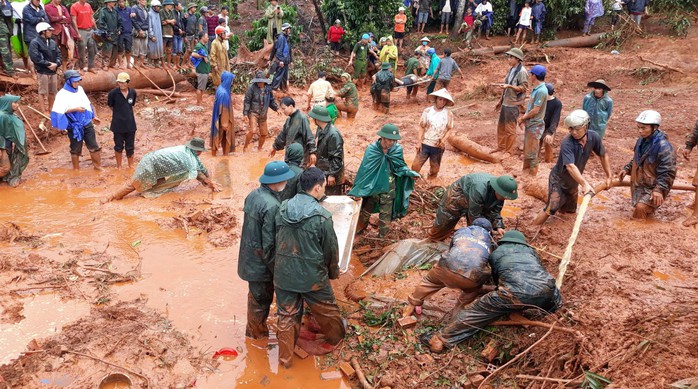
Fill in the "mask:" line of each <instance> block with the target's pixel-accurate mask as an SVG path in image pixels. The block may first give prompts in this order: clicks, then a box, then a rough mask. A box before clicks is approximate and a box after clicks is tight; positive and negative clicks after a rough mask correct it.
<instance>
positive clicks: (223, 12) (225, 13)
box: [218, 5, 230, 26]
mask: <svg viewBox="0 0 698 389" xmlns="http://www.w3.org/2000/svg"><path fill="white" fill-rule="evenodd" d="M229 12H230V9H229V7H228V6H227V5H224V6H222V7H221V13H219V14H218V19H225V25H226V26H229V25H230V16H229V15H228V14H229Z"/></svg>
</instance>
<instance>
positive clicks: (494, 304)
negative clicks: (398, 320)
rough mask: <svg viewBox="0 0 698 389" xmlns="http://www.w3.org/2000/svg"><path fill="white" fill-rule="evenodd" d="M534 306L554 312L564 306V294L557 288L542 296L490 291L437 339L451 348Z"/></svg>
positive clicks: (458, 316) (440, 333)
mask: <svg viewBox="0 0 698 389" xmlns="http://www.w3.org/2000/svg"><path fill="white" fill-rule="evenodd" d="M531 306H536V307H539V308H541V309H543V310H546V311H549V312H554V311H556V310H557V309H559V308H560V306H562V298H561V297H560V292H559V291H558V290H557V288H555V287H553V289H548V288H546V292H545V293H544V294H542V295H539V296H528V295H517V296H514V295H513V294H511V293H510V292H509V291H507V290H506V289H500V290H495V291H493V292H489V293H487V294H485V295H484V296H482V297H480V298H479V299H477V300H475V301H474V302H472V303H471V304H469V305H467V306H465V307H463V308H462V309H461V310H460V311H458V313H456V316H455V318H454V320H453V321H452V322H451V323H450V324H449V325H447V326H446V327H444V328H443V329H442V330H441V331H439V333H438V335H437V336H438V337H439V338H440V339H441V340H442V341H443V343H444V346H446V347H448V348H451V347H454V346H455V345H457V344H458V343H460V342H462V341H464V340H465V339H467V338H469V337H471V336H473V335H475V334H476V333H477V332H478V331H480V329H482V328H484V327H486V326H487V325H488V324H490V323H492V322H494V321H496V320H497V319H499V318H501V317H503V316H506V315H508V314H510V313H512V312H518V311H523V310H524V309H526V308H530V307H531Z"/></svg>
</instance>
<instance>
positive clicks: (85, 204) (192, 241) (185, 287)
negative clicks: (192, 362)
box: [0, 153, 349, 388]
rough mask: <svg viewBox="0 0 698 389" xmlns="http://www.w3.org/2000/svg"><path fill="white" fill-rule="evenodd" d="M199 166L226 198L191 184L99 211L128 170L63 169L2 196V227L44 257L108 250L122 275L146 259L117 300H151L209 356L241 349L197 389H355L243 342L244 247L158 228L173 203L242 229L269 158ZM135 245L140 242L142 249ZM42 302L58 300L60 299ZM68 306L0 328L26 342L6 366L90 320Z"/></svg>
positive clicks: (15, 345)
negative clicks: (37, 238) (9, 226)
mask: <svg viewBox="0 0 698 389" xmlns="http://www.w3.org/2000/svg"><path fill="white" fill-rule="evenodd" d="M202 160H203V162H204V164H205V165H206V166H207V167H208V168H209V170H210V171H211V172H212V174H213V177H214V180H215V181H216V182H217V183H219V184H220V185H221V186H222V188H223V191H222V192H221V193H217V194H213V195H212V194H211V193H210V192H208V191H207V190H205V189H204V188H203V187H201V186H200V185H199V184H198V183H196V181H192V182H188V183H185V184H184V185H182V186H180V187H179V188H177V190H176V191H175V192H172V193H167V194H165V195H163V196H161V197H159V198H155V199H145V198H142V197H134V196H132V195H131V196H128V197H127V198H126V199H124V200H122V201H119V202H113V203H109V204H106V205H100V204H99V199H100V198H102V197H103V196H104V195H105V194H107V193H108V192H109V191H111V190H114V189H115V188H117V187H118V186H119V185H121V184H122V183H123V182H124V180H125V179H126V178H127V177H128V174H127V172H126V171H116V170H114V169H107V171H106V172H104V173H101V174H99V173H96V172H94V171H92V170H89V169H85V170H83V171H81V172H80V173H79V175H76V174H75V173H73V172H71V171H67V170H61V169H56V170H53V171H51V172H49V173H42V174H39V175H38V177H36V178H35V179H34V180H32V181H30V182H27V183H26V184H25V185H23V186H21V187H20V188H19V189H17V190H9V188H0V196H1V197H2V199H3V204H4V205H3V207H4V209H3V210H2V214H0V219H1V220H13V221H14V222H15V223H17V224H19V225H20V226H21V227H23V228H26V229H27V230H29V231H31V232H32V233H34V232H35V231H36V233H37V234H39V235H43V236H44V237H45V239H44V241H45V242H46V244H45V245H44V246H43V247H41V248H40V249H38V250H40V251H39V252H40V253H41V254H42V255H56V254H51V253H49V252H50V251H53V252H57V251H59V250H61V249H62V248H71V249H72V248H77V247H79V248H83V249H85V250H90V251H91V252H96V251H99V252H101V251H103V250H104V249H105V247H107V244H108V245H109V248H108V253H109V254H111V255H114V256H116V257H117V258H119V261H120V262H122V263H120V264H117V266H119V268H121V267H123V268H124V269H126V268H131V267H133V266H134V265H135V264H136V263H137V262H138V258H139V256H140V257H141V258H142V274H143V277H142V279H141V280H139V281H138V282H135V283H131V284H126V285H122V286H119V287H115V288H114V289H113V292H114V293H115V294H116V298H115V300H129V299H135V298H138V297H145V298H146V299H147V304H148V305H149V306H151V307H153V308H155V309H158V310H159V311H160V312H163V315H165V316H166V317H167V318H168V319H169V320H171V321H172V323H173V325H174V326H175V327H176V328H177V329H180V330H182V331H184V332H186V333H188V334H190V335H192V336H193V339H192V342H193V344H194V345H195V346H196V347H198V348H199V349H201V350H202V351H204V352H206V353H209V354H211V355H213V353H214V352H215V350H218V349H220V348H222V347H232V348H237V349H238V350H241V352H240V355H239V356H238V357H236V358H234V359H233V360H231V361H222V362H221V365H220V368H219V370H218V371H217V372H215V373H213V374H212V375H210V376H208V377H204V376H202V377H199V379H198V380H197V387H199V388H222V387H233V386H237V385H240V386H244V387H267V388H269V387H281V386H283V387H286V388H295V387H323V388H348V387H349V385H348V384H347V383H345V382H343V381H341V380H335V381H321V380H320V373H321V372H322V371H324V370H327V369H328V368H327V367H324V366H320V365H319V364H320V363H322V360H321V359H318V361H317V362H316V359H315V358H313V357H309V358H307V359H305V360H300V359H297V360H296V361H295V365H294V367H293V368H292V369H290V370H286V369H284V368H279V366H278V362H277V361H278V349H277V347H276V345H275V344H273V343H274V342H273V341H272V342H271V344H268V343H267V342H266V341H262V342H252V341H250V340H248V339H246V338H245V337H244V332H245V331H244V329H245V320H246V319H245V315H246V302H247V296H246V294H247V284H246V283H245V282H243V281H242V280H240V279H239V278H238V277H237V253H238V250H239V242H236V244H235V245H234V246H233V247H228V248H215V247H213V246H211V245H210V244H208V243H207V242H206V238H205V236H203V235H195V234H190V235H189V236H187V235H186V234H185V233H184V232H183V231H181V230H163V229H161V228H160V227H159V225H158V224H157V222H156V221H157V220H158V219H161V218H167V217H171V216H174V215H178V214H182V213H184V212H186V211H185V209H184V208H181V207H179V208H178V207H176V206H173V202H174V201H186V202H191V203H192V204H197V203H203V202H210V203H213V204H223V205H228V206H230V207H231V208H232V209H233V210H234V212H235V214H236V216H237V218H238V221H239V223H240V226H241V224H242V216H243V215H242V203H243V200H244V197H245V196H246V195H247V193H249V191H251V190H252V189H254V188H255V187H257V186H258V183H257V179H258V177H259V175H260V174H261V173H262V170H263V167H264V164H265V163H266V162H267V161H268V159H267V158H266V155H262V153H251V154H247V155H245V156H244V157H242V156H241V155H239V154H238V156H232V157H225V158H222V157H218V158H216V159H213V158H211V157H210V156H208V155H204V156H203V158H202ZM97 179H99V180H101V181H106V183H105V184H100V185H95V186H93V187H88V188H85V187H86V186H87V185H85V183H84V182H90V181H92V180H94V181H97ZM57 181H60V184H56V182H57ZM194 206H196V205H194ZM207 206H209V205H206V204H202V205H200V206H198V207H199V208H202V207H207ZM238 233H239V232H238ZM133 242H140V243H139V244H138V245H137V246H136V247H135V249H134V248H133V247H132V243H133ZM135 251H138V253H136V252H135ZM345 277H348V275H347V276H345ZM35 299H40V300H39V301H45V299H50V300H51V301H54V300H56V298H54V297H53V296H41V297H36V298H35ZM37 304H38V303H34V305H37ZM65 304H68V305H60V304H58V303H54V304H50V305H52V306H51V307H50V309H51V310H54V309H61V311H57V312H53V311H51V310H48V309H46V310H44V311H45V313H46V315H43V314H42V315H40V319H41V320H33V319H32V318H33V317H32V316H31V314H32V312H31V308H29V311H28V309H27V308H25V311H24V314H25V316H27V319H25V320H23V321H21V322H20V323H18V324H15V325H7V326H5V325H3V327H2V329H3V331H2V334H3V337H2V339H3V342H7V341H6V340H5V339H6V338H7V336H4V334H6V333H7V334H23V335H22V336H19V335H17V336H15V335H13V336H12V337H11V338H12V343H11V344H9V343H7V346H5V344H6V343H2V347H0V349H3V350H15V349H16V350H17V351H15V352H14V354H13V356H12V355H8V353H7V352H4V353H3V357H5V356H6V355H8V357H9V358H13V357H16V356H17V353H19V352H21V351H23V350H24V349H25V346H26V344H27V343H28V342H29V341H30V340H31V339H32V338H41V337H44V336H48V335H50V334H51V333H52V332H51V331H55V329H57V328H60V327H61V326H62V325H65V324H67V323H69V322H72V321H74V320H76V319H77V318H79V317H80V316H82V315H85V314H87V313H88V309H89V307H88V306H86V305H85V306H80V305H78V306H74V305H71V304H74V303H72V302H71V303H65ZM272 309H275V307H272ZM48 317H53V319H52V320H53V321H49V320H47V318H48ZM49 323H50V325H48V324H49ZM47 325H48V326H47ZM6 327H7V328H6ZM5 362H7V361H5V360H3V362H2V363H5ZM316 364H317V365H316ZM330 369H331V368H330ZM236 384H237V385H236Z"/></svg>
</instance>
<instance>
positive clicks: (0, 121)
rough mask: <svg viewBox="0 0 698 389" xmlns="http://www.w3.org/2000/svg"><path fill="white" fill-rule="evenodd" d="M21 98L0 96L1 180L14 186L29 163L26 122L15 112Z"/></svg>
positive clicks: (17, 183)
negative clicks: (25, 130)
mask: <svg viewBox="0 0 698 389" xmlns="http://www.w3.org/2000/svg"><path fill="white" fill-rule="evenodd" d="M19 99H20V97H19V96H13V95H9V94H8V95H4V96H2V97H0V181H7V183H8V184H10V186H11V187H13V188H14V187H17V185H19V182H20V178H21V176H22V172H23V171H24V169H26V168H27V165H28V164H29V153H27V135H26V133H25V132H24V123H22V120H20V118H18V117H17V116H15V114H14V110H15V109H17V108H18V104H17V102H18V101H19Z"/></svg>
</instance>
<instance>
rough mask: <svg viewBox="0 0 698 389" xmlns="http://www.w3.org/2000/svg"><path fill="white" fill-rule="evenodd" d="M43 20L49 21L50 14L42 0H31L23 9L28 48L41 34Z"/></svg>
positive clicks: (23, 35) (24, 38) (24, 35)
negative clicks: (37, 27) (39, 29)
mask: <svg viewBox="0 0 698 389" xmlns="http://www.w3.org/2000/svg"><path fill="white" fill-rule="evenodd" d="M41 22H44V23H48V16H46V11H44V8H43V7H42V6H41V0H30V1H29V3H28V4H27V5H25V6H24V8H23V9H22V24H23V27H24V28H23V29H22V39H23V40H24V44H25V45H26V46H27V48H28V47H29V45H31V42H32V41H33V40H34V38H36V37H37V36H38V35H39V34H38V33H37V31H36V26H37V25H38V24H39V23H41ZM59 67H60V66H59ZM49 110H50V108H49Z"/></svg>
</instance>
